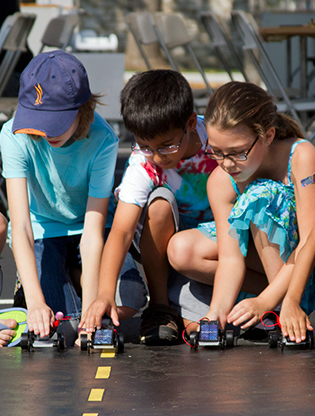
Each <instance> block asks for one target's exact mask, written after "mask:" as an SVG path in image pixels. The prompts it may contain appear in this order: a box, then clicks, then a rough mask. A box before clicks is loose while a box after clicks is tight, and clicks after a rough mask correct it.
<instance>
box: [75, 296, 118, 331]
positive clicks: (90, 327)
mask: <svg viewBox="0 0 315 416" xmlns="http://www.w3.org/2000/svg"><path fill="white" fill-rule="evenodd" d="M105 313H107V314H108V315H109V316H110V317H111V318H112V321H113V324H114V325H115V326H119V318H118V314H117V307H116V303H115V300H114V299H107V298H101V297H98V298H97V299H96V300H95V301H94V302H93V303H92V304H91V305H90V306H89V308H88V309H87V311H86V312H85V313H84V314H83V316H82V318H81V321H80V324H79V329H81V328H84V329H85V330H86V332H94V331H95V327H96V328H97V329H100V328H101V324H102V318H103V316H104V314H105Z"/></svg>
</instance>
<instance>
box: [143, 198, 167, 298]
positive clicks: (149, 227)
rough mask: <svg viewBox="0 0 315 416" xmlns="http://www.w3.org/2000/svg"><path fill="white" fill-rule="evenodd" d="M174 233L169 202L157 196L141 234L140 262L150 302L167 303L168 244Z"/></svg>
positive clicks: (148, 212)
mask: <svg viewBox="0 0 315 416" xmlns="http://www.w3.org/2000/svg"><path fill="white" fill-rule="evenodd" d="M174 233H175V225H174V220H173V213H172V210H171V206H170V204H169V203H168V202H167V201H166V200H165V199H162V198H156V199H154V201H153V202H152V203H151V204H150V205H149V207H148V211H147V216H146V219H145V222H144V226H143V231H142V235H141V242H140V251H141V262H142V266H143V269H144V273H145V276H146V279H147V282H148V288H149V293H150V305H157V304H164V305H168V297H167V279H168V274H169V262H168V258H167V254H166V250H167V245H168V242H169V240H170V238H171V236H172V235H173V234H174Z"/></svg>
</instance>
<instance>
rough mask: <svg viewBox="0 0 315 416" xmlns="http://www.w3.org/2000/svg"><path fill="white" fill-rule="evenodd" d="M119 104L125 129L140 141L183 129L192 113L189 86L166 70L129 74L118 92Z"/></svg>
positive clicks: (180, 77) (177, 73) (173, 73)
mask: <svg viewBox="0 0 315 416" xmlns="http://www.w3.org/2000/svg"><path fill="white" fill-rule="evenodd" d="M120 102H121V114H122V117H123V120H124V123H125V126H126V129H127V130H129V131H130V132H131V133H133V134H134V135H136V136H139V137H140V138H141V139H144V140H148V139H153V138H154V137H155V136H157V135H158V134H165V133H167V132H168V131H169V130H170V129H172V128H183V127H184V126H185V124H186V123H187V121H188V119H189V117H190V116H191V114H192V113H193V111H194V104H193V95H192V90H191V88H190V85H189V84H188V82H187V80H186V79H185V78H184V77H183V75H181V74H180V73H179V72H177V71H173V70H169V69H155V70H150V71H146V72H140V73H137V74H135V75H133V76H132V77H131V78H130V80H129V81H128V82H127V84H126V85H125V87H124V88H123V90H122V91H121V94H120Z"/></svg>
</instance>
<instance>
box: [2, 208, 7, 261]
mask: <svg viewBox="0 0 315 416" xmlns="http://www.w3.org/2000/svg"><path fill="white" fill-rule="evenodd" d="M7 230H8V221H7V219H6V218H5V216H4V215H2V214H1V213H0V253H2V250H3V248H4V245H5V242H6V239H7Z"/></svg>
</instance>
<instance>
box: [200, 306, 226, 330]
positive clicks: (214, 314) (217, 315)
mask: <svg viewBox="0 0 315 416" xmlns="http://www.w3.org/2000/svg"><path fill="white" fill-rule="evenodd" d="M205 317H206V318H208V319H209V321H219V322H220V327H221V329H224V328H225V325H226V319H227V317H226V313H222V312H220V311H215V310H213V309H211V308H210V309H209V312H208V313H207V314H206V316H205Z"/></svg>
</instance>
